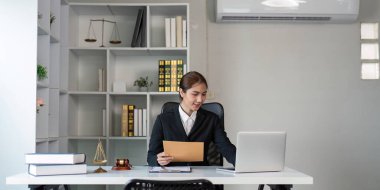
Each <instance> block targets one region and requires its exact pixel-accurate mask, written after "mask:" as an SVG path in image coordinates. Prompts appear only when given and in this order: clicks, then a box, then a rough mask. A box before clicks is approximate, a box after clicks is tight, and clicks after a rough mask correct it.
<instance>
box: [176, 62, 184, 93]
mask: <svg viewBox="0 0 380 190" xmlns="http://www.w3.org/2000/svg"><path fill="white" fill-rule="evenodd" d="M182 77H183V60H182V59H178V60H177V91H178V92H179V84H180V83H181V79H182Z"/></svg>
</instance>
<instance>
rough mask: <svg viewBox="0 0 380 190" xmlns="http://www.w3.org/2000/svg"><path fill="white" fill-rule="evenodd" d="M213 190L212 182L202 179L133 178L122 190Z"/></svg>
mask: <svg viewBox="0 0 380 190" xmlns="http://www.w3.org/2000/svg"><path fill="white" fill-rule="evenodd" d="M166 189H170V190H176V189H178V190H214V186H213V184H212V183H211V182H210V181H208V180H204V179H197V180H181V181H156V180H144V179H133V180H131V181H130V182H129V183H128V184H127V185H126V186H125V188H124V190H166Z"/></svg>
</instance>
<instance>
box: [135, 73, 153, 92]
mask: <svg viewBox="0 0 380 190" xmlns="http://www.w3.org/2000/svg"><path fill="white" fill-rule="evenodd" d="M152 85H153V81H150V82H149V79H148V76H146V77H145V78H143V77H140V78H139V79H137V80H135V82H134V83H133V86H138V87H139V89H140V90H141V88H142V87H146V91H147V92H148V91H149V87H151V86H152Z"/></svg>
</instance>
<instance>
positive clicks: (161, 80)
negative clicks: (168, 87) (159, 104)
mask: <svg viewBox="0 0 380 190" xmlns="http://www.w3.org/2000/svg"><path fill="white" fill-rule="evenodd" d="M158 92H165V60H159V61H158Z"/></svg>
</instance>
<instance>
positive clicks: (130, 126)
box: [128, 105, 135, 137]
mask: <svg viewBox="0 0 380 190" xmlns="http://www.w3.org/2000/svg"><path fill="white" fill-rule="evenodd" d="M134 109H135V105H128V137H133V136H134Z"/></svg>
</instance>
